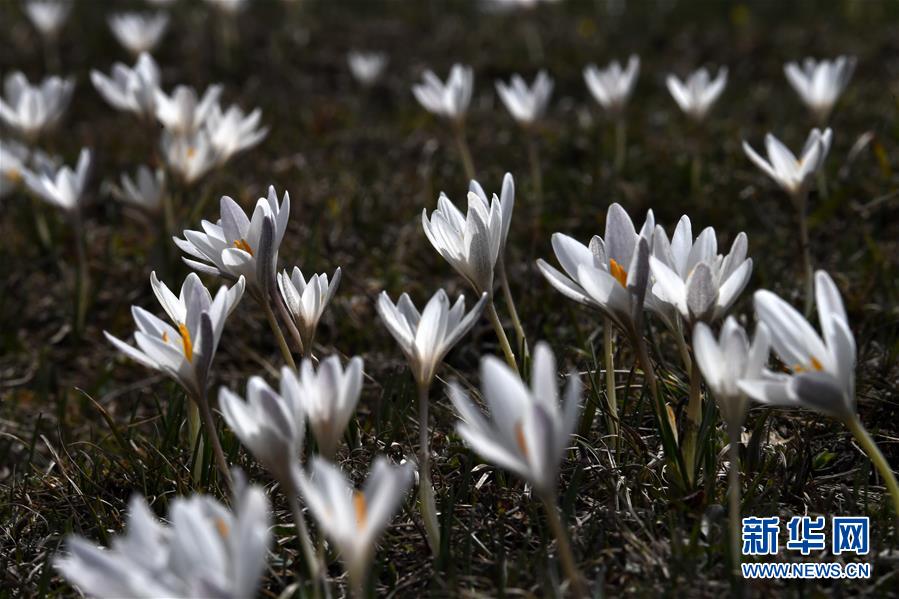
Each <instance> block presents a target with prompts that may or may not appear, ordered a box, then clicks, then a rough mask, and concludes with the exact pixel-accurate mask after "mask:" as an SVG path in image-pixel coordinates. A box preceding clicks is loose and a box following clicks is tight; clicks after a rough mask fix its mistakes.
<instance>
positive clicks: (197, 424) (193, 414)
mask: <svg viewBox="0 0 899 599" xmlns="http://www.w3.org/2000/svg"><path fill="white" fill-rule="evenodd" d="M202 428H203V420H202V419H201V418H200V406H199V405H198V404H197V402H195V401H189V400H188V402H187V433H188V441H189V442H190V445H189V448H190V450H191V451H194V449H195V448H196V451H197V457H196V459H195V460H194V464H193V476H192V477H191V478H193V481H194V486H196V487H199V485H200V477H201V476H202V474H203V447H202V446H198V445H197V441H198V439H199V438H200V429H202Z"/></svg>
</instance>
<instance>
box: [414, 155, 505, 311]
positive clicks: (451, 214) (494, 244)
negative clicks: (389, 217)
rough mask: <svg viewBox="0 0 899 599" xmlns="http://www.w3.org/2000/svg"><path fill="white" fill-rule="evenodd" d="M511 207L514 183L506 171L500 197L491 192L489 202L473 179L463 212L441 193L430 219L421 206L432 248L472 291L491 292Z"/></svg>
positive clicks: (422, 222) (425, 229)
mask: <svg viewBox="0 0 899 599" xmlns="http://www.w3.org/2000/svg"><path fill="white" fill-rule="evenodd" d="M514 207H515V182H514V180H513V179H512V175H511V174H509V173H506V176H505V177H504V178H503V188H502V191H501V197H497V196H496V194H493V199H492V200H490V201H489V202H488V200H487V194H486V193H484V190H483V188H482V187H481V186H480V185H479V184H478V183H477V181H472V182H471V185H470V187H469V191H468V212H467V213H466V214H465V215H463V214H462V212H461V211H460V210H459V209H458V208H456V207H455V206H454V205H453V203H452V202H451V201H450V200H449V198H447V197H446V194H444V193H441V194H440V197H439V198H438V199H437V209H436V210H434V211H433V212H432V213H431V218H430V219H428V211H427V209H426V208H425V209H422V212H421V224H422V227H423V228H424V231H425V235H426V236H427V238H428V241H430V242H431V245H433V246H434V249H435V250H437V252H438V253H440V255H441V256H443V257H444V259H446V261H447V262H449V263H450V265H451V266H452V267H453V268H455V269H456V272H458V273H459V274H460V275H462V276H463V277H465V280H467V281H468V282H469V283H470V284H471V286H472V287H474V289H475V291H477V292H478V293H484V292H486V293H489V294H492V293H493V273H494V269H495V268H496V263H497V260H498V259H500V256H501V254H502V251H503V248H504V247H505V245H506V237H507V236H508V235H509V224H510V223H511V222H512V209H513V208H514Z"/></svg>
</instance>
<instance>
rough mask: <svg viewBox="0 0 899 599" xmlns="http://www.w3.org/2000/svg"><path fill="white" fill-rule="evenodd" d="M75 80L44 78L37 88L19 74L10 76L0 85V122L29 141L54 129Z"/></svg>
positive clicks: (63, 111) (67, 102)
mask: <svg viewBox="0 0 899 599" xmlns="http://www.w3.org/2000/svg"><path fill="white" fill-rule="evenodd" d="M74 89H75V80H74V79H72V78H67V79H62V78H60V77H56V76H53V77H47V78H46V79H44V80H43V81H41V83H40V85H31V83H29V82H28V79H27V78H26V77H25V75H23V74H22V73H20V72H16V73H11V74H9V75H7V76H6V79H5V80H4V82H3V97H2V98H0V120H2V121H3V122H4V123H6V125H7V126H8V127H9V128H10V129H12V130H14V131H16V132H18V133H19V134H20V135H21V136H23V137H25V138H26V139H28V140H29V141H34V140H35V139H37V137H38V136H39V135H40V134H41V133H43V132H44V131H47V130H49V129H52V128H53V127H55V126H56V125H57V124H58V123H59V121H60V119H62V116H63V114H64V113H65V111H66V108H68V106H69V101H70V100H71V99H72V92H73V91H74Z"/></svg>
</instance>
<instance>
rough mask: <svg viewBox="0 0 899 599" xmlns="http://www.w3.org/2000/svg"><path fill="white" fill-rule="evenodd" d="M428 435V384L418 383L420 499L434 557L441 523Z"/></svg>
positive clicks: (437, 554) (437, 549)
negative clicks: (438, 519)
mask: <svg viewBox="0 0 899 599" xmlns="http://www.w3.org/2000/svg"><path fill="white" fill-rule="evenodd" d="M429 445H430V443H429V435H428V386H427V385H424V384H420V385H418V499H419V501H420V503H421V517H422V520H424V523H425V530H426V531H427V533H428V544H429V545H430V546H431V552H432V553H433V554H434V557H435V558H436V557H439V555H440V524H439V522H438V521H437V505H436V502H435V501H434V487H433V486H432V485H431V450H430V447H429Z"/></svg>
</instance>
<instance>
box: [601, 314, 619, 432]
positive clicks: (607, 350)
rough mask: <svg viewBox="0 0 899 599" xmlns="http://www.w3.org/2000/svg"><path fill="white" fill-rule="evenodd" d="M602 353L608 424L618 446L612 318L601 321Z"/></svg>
mask: <svg viewBox="0 0 899 599" xmlns="http://www.w3.org/2000/svg"><path fill="white" fill-rule="evenodd" d="M602 329H603V331H602V332H603V353H604V354H605V366H606V397H608V399H609V411H610V412H611V414H610V416H611V418H609V424H610V425H611V428H612V434H613V435H615V446H616V447H618V392H617V390H616V389H615V346H614V343H615V341H614V340H615V331H614V330H613V329H612V319H611V318H608V317H606V319H605V322H604V323H603V327H602Z"/></svg>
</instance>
